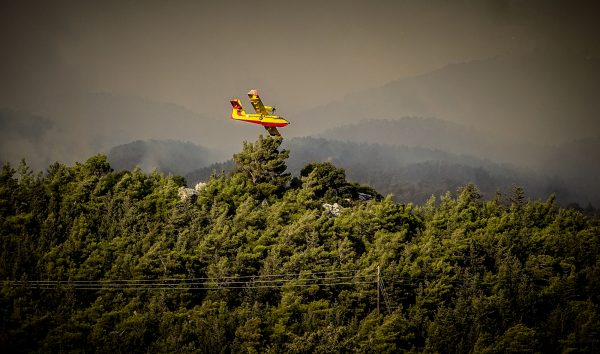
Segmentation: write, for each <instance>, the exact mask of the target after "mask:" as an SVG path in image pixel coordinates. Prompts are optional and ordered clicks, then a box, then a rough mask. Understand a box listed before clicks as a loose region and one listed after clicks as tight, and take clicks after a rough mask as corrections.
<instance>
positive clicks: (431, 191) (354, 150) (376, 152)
mask: <svg viewBox="0 0 600 354" xmlns="http://www.w3.org/2000/svg"><path fill="white" fill-rule="evenodd" d="M284 146H285V147H286V148H287V149H290V151H291V152H290V158H289V161H288V163H287V165H288V168H289V171H290V172H291V173H296V174H297V173H299V172H300V170H301V169H302V167H303V166H305V165H306V164H308V163H311V162H331V163H334V164H335V165H336V166H339V167H341V168H343V169H345V171H346V174H347V176H348V178H349V179H350V180H352V181H356V182H360V183H367V184H369V185H371V186H373V187H374V188H375V189H376V190H377V191H378V192H380V193H382V194H383V195H386V194H388V193H392V194H393V195H394V199H395V200H396V201H399V202H408V201H411V202H414V203H418V204H422V203H424V202H425V201H426V200H427V199H429V197H431V195H441V194H444V193H445V192H446V191H454V190H456V189H457V188H458V187H459V186H462V185H465V184H467V183H475V184H476V185H477V186H479V188H480V190H481V192H482V194H483V195H484V197H485V198H494V197H495V195H496V192H501V193H503V194H506V193H507V192H508V191H510V190H511V189H512V188H513V187H514V186H521V187H524V188H525V190H527V193H528V196H529V197H531V198H542V197H545V196H548V195H550V194H552V193H556V195H557V200H558V201H560V203H561V204H565V205H566V204H568V203H571V202H580V204H581V205H584V206H585V205H587V203H584V202H585V199H583V198H582V197H581V196H580V195H578V194H576V193H575V190H574V189H571V188H570V186H569V185H565V183H564V182H562V181H561V180H559V179H557V178H550V177H545V176H543V175H539V174H536V173H532V172H530V171H528V170H524V169H519V168H516V167H514V166H511V165H504V164H496V163H493V162H491V161H489V160H483V159H480V158H476V157H473V156H469V155H457V154H452V153H448V152H444V151H441V150H433V149H427V148H420V147H408V146H394V145H381V144H368V143H351V142H341V141H331V140H327V139H314V138H294V139H291V140H289V141H286V142H284ZM232 169H233V164H231V163H229V164H217V165H214V166H208V167H205V168H202V169H198V170H196V171H193V172H190V173H188V174H187V175H186V176H185V177H186V180H187V181H188V183H189V184H190V185H194V184H195V183H196V182H198V181H204V180H206V179H207V178H208V177H209V176H210V175H211V173H212V172H216V173H220V172H221V171H223V170H225V171H231V170H232Z"/></svg>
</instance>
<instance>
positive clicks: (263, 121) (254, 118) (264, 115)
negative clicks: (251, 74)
mask: <svg viewBox="0 0 600 354" xmlns="http://www.w3.org/2000/svg"><path fill="white" fill-rule="evenodd" d="M248 97H249V98H250V103H251V104H252V107H254V110H255V111H256V114H246V112H245V111H244V108H242V102H241V101H240V100H239V99H238V98H236V99H233V100H230V101H229V102H231V106H232V107H233V109H232V110H231V119H235V120H241V121H244V122H248V123H255V124H260V125H262V126H263V127H265V129H266V130H267V131H268V132H269V134H271V135H273V136H275V135H279V136H281V134H279V131H278V130H277V127H285V126H286V125H288V124H290V122H288V121H287V120H285V118H283V117H280V116H276V115H275V107H271V106H265V105H264V104H263V103H262V101H261V100H260V97H259V96H258V91H257V90H250V92H248Z"/></svg>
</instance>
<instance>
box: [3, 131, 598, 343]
mask: <svg viewBox="0 0 600 354" xmlns="http://www.w3.org/2000/svg"><path fill="white" fill-rule="evenodd" d="M281 143H282V140H281V138H271V137H266V138H263V137H262V136H261V137H260V138H259V139H258V140H257V141H255V142H250V143H244V146H243V149H242V150H241V151H240V152H239V153H237V154H235V155H234V156H233V160H234V168H233V171H231V172H227V173H214V174H213V175H212V176H211V177H210V178H209V179H208V180H207V181H206V183H203V184H199V185H197V186H196V188H195V192H194V193H192V194H191V195H190V196H189V197H185V198H184V197H182V196H181V193H180V192H181V190H182V189H185V185H186V181H185V179H184V178H183V177H180V176H174V175H164V174H162V173H160V172H153V173H144V172H143V171H142V170H141V169H139V168H135V169H132V170H122V171H114V170H113V169H112V168H111V166H110V164H109V163H108V159H107V157H106V156H104V155H96V156H93V157H91V158H89V159H88V160H87V161H85V162H83V163H76V164H74V165H72V166H67V165H65V164H61V163H54V164H52V165H50V166H49V167H48V168H47V170H46V172H43V173H34V172H32V170H31V168H29V167H28V165H27V164H26V163H25V162H23V163H21V164H20V165H19V166H14V167H13V166H11V165H9V164H5V165H4V166H3V167H2V170H1V172H0V252H1V255H0V279H1V281H2V288H1V295H0V317H1V321H0V351H2V352H5V353H18V352H110V351H114V352H132V353H139V352H205V353H257V352H261V353H279V352H290V353H312V352H316V353H328V352H361V353H363V352H367V353H368V352H440V353H463V352H481V353H505V352H524V353H527V352H531V353H534V352H545V353H546V352H547V353H554V352H574V353H579V352H597V351H599V350H600V309H599V308H598V304H599V301H600V257H599V255H600V222H599V220H598V218H596V217H590V216H586V215H584V214H583V213H582V212H581V211H579V210H576V209H572V208H563V207H560V206H558V205H557V204H556V203H555V199H554V196H553V195H548V196H547V197H546V198H545V199H541V200H531V199H529V198H528V197H527V194H526V192H527V191H526V190H524V189H523V188H520V187H514V188H513V189H512V190H511V191H510V192H509V193H506V195H504V194H500V193H497V194H496V195H495V196H492V197H489V196H487V195H486V198H484V197H483V196H482V193H481V192H480V190H479V189H478V187H477V186H476V185H474V184H467V185H464V186H462V187H460V188H458V189H457V190H453V191H448V192H446V193H443V194H441V195H436V196H432V197H431V198H430V199H429V200H427V201H426V202H424V203H419V204H413V203H410V202H406V203H398V202H395V201H394V199H393V196H392V195H387V196H382V195H380V194H379V193H378V192H377V191H376V190H374V189H373V188H371V187H369V186H367V185H361V184H357V183H353V182H350V181H348V179H347V178H346V174H345V171H344V170H343V169H341V168H338V167H337V166H335V165H334V164H332V163H329V162H320V163H309V164H307V165H305V166H304V167H303V168H301V170H300V172H299V174H298V175H292V174H291V173H290V172H289V171H288V166H287V165H286V161H287V159H288V157H289V154H290V151H288V150H285V149H283V148H282V147H281ZM332 206H333V207H332Z"/></svg>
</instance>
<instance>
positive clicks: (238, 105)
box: [229, 98, 246, 119]
mask: <svg viewBox="0 0 600 354" xmlns="http://www.w3.org/2000/svg"><path fill="white" fill-rule="evenodd" d="M229 103H231V107H232V109H231V119H240V118H244V117H245V116H246V112H245V111H244V108H243V107H242V102H241V101H240V100H239V99H237V98H236V99H235V100H230V101H229Z"/></svg>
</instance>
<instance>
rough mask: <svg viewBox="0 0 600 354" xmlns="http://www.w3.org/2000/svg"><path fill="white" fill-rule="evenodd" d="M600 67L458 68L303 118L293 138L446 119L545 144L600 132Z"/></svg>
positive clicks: (514, 61) (544, 61) (556, 62)
mask: <svg viewBox="0 0 600 354" xmlns="http://www.w3.org/2000/svg"><path fill="white" fill-rule="evenodd" d="M598 92H600V60H599V59H598V58H594V57H590V56H589V55H585V54H581V53H560V52H555V51H533V52H528V53H521V54H509V55H504V56H498V57H494V58H490V59H484V60H477V61H471V62H466V63H459V64H451V65H448V66H446V67H443V68H441V69H439V70H436V71H432V72H428V73H425V74H423V75H420V76H415V77H410V78H404V79H400V80H397V81H392V82H390V83H388V84H386V85H384V86H382V87H378V88H374V89H369V90H365V91H361V92H357V93H354V94H351V95H348V96H345V97H343V98H342V99H340V100H338V101H336V102H332V103H330V104H328V105H325V106H322V107H316V108H314V109H311V110H309V111H306V112H304V113H302V114H298V115H297V116H296V117H295V119H294V120H293V122H296V121H297V122H301V125H300V124H292V125H290V127H289V129H288V131H289V132H293V134H295V135H296V136H299V135H307V134H314V133H317V132H319V131H323V130H325V129H329V128H333V127H335V126H339V125H341V124H352V123H356V122H358V121H360V120H364V119H397V118H400V117H403V116H421V117H439V118H443V119H444V120H448V121H451V122H455V123H460V124H462V125H465V126H472V127H474V128H476V129H478V130H480V131H484V130H485V131H488V132H490V134H495V135H500V136H502V137H514V138H516V139H518V140H521V141H528V142H534V143H537V144H542V145H551V144H555V143H560V142H565V141H568V140H572V139H573V138H574V137H580V136H583V135H582V134H586V133H587V132H589V131H596V132H597V131H600V120H598V119H593V117H596V116H597V113H598V112H599V111H600V100H598V99H597V96H598Z"/></svg>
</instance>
